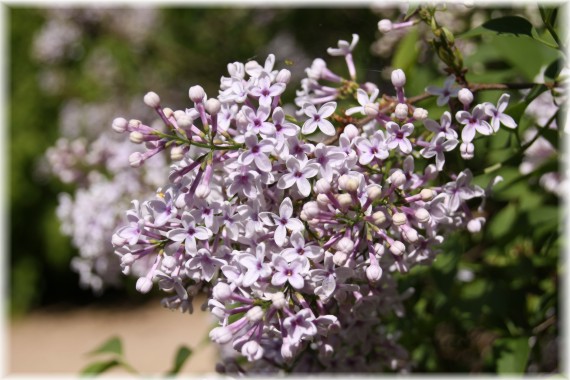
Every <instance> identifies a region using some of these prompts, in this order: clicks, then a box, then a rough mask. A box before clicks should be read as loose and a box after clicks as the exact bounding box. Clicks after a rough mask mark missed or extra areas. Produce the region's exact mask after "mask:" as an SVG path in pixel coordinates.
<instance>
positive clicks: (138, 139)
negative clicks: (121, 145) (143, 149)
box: [129, 131, 144, 144]
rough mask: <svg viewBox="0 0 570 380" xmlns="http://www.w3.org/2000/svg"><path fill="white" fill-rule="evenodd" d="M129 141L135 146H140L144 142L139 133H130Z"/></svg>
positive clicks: (142, 136)
mask: <svg viewBox="0 0 570 380" xmlns="http://www.w3.org/2000/svg"><path fill="white" fill-rule="evenodd" d="M129 140H131V142H132V143H135V144H141V143H142V142H143V141H144V135H143V134H142V133H140V132H139V131H132V132H131V133H130V134H129Z"/></svg>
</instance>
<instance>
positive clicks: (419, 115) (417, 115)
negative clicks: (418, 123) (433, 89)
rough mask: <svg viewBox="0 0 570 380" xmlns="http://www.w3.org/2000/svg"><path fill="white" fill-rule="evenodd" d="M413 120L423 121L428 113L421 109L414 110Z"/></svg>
mask: <svg viewBox="0 0 570 380" xmlns="http://www.w3.org/2000/svg"><path fill="white" fill-rule="evenodd" d="M413 116H414V119H416V120H425V119H427V117H428V111H427V110H425V109H423V108H416V109H415V110H414V115H413Z"/></svg>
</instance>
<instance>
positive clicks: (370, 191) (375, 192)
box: [366, 184, 382, 201]
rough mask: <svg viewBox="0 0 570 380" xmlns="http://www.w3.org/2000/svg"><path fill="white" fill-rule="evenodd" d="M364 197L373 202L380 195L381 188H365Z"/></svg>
mask: <svg viewBox="0 0 570 380" xmlns="http://www.w3.org/2000/svg"><path fill="white" fill-rule="evenodd" d="M366 195H367V196H368V199H370V200H371V201H375V200H376V199H378V198H380V196H381V195H382V186H380V185H376V184H373V185H370V186H368V187H367V188H366Z"/></svg>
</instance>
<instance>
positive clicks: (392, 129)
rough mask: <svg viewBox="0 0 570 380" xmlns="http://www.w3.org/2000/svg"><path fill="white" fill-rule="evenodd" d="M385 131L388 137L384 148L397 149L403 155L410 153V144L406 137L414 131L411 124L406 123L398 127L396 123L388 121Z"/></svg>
mask: <svg viewBox="0 0 570 380" xmlns="http://www.w3.org/2000/svg"><path fill="white" fill-rule="evenodd" d="M386 130H387V131H388V134H389V135H390V136H389V137H388V140H386V146H387V147H388V148H389V149H395V148H396V147H398V148H400V150H401V151H402V153H404V154H410V153H412V143H411V142H410V140H408V136H409V135H411V134H412V132H413V131H414V125H413V124H412V123H406V124H404V125H402V126H401V127H400V126H399V125H398V124H397V123H394V122H393V121H389V122H388V123H386Z"/></svg>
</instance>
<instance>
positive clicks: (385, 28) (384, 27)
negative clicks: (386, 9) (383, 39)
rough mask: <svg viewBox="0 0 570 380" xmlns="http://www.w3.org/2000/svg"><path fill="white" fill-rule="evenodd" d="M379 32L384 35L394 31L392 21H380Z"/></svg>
mask: <svg viewBox="0 0 570 380" xmlns="http://www.w3.org/2000/svg"><path fill="white" fill-rule="evenodd" d="M378 30H379V31H381V32H382V33H388V32H389V31H391V30H392V21H390V20H388V19H386V18H385V19H383V20H380V21H378Z"/></svg>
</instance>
